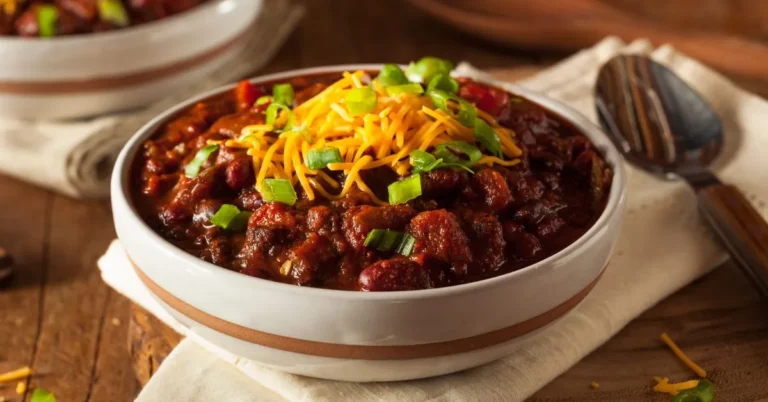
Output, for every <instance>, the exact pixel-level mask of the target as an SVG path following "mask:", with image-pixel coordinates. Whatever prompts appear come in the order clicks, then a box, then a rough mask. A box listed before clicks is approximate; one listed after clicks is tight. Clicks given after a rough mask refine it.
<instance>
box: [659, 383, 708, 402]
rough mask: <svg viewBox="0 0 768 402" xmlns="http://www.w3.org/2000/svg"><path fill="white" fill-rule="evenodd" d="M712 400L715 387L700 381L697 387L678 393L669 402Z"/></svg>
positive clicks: (703, 401)
mask: <svg viewBox="0 0 768 402" xmlns="http://www.w3.org/2000/svg"><path fill="white" fill-rule="evenodd" d="M713 399H715V387H714V386H713V385H712V383H711V382H709V381H707V380H701V381H699V385H697V386H695V387H693V388H690V389H684V390H682V391H680V392H678V393H677V395H675V396H673V397H672V399H671V401H670V402H712V400H713Z"/></svg>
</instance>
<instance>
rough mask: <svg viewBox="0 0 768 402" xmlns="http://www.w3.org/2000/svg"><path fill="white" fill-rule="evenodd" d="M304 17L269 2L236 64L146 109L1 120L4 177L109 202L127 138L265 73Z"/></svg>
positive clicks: (293, 6) (286, 1) (293, 7)
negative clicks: (213, 92) (201, 97)
mask: <svg viewBox="0 0 768 402" xmlns="http://www.w3.org/2000/svg"><path fill="white" fill-rule="evenodd" d="M303 13H304V8H303V6H300V5H298V3H297V2H296V1H295V0H265V2H264V7H262V10H261V12H260V14H259V15H258V16H257V17H256V20H255V21H254V24H253V26H252V27H251V28H250V29H251V32H250V33H249V35H247V36H246V37H245V39H243V43H241V44H240V51H239V52H237V54H236V55H234V56H233V60H231V61H230V62H228V63H225V64H224V66H223V67H221V68H219V69H218V70H216V71H214V72H213V73H212V74H211V75H210V76H209V77H208V78H207V79H206V80H204V81H201V82H198V83H196V84H195V85H193V86H191V87H187V88H179V91H178V92H177V93H175V94H174V95H173V96H171V97H169V98H167V99H163V100H161V101H159V102H157V103H155V104H153V105H151V106H149V107H147V108H145V109H140V110H135V111H132V112H126V113H120V114H111V115H105V116H100V117H96V118H91V119H87V120H73V121H28V120H11V119H0V172H2V173H5V174H8V175H11V176H14V177H17V178H20V179H22V180H26V181H29V182H32V183H34V184H36V185H39V186H43V187H47V188H49V189H52V190H55V191H58V192H60V193H63V194H66V195H69V196H71V197H77V198H95V197H105V196H107V195H108V194H109V177H110V173H111V171H112V165H113V164H114V161H115V158H116V157H117V154H118V153H119V152H120V149H121V148H122V147H123V145H124V144H125V142H126V141H127V140H128V138H129V137H130V136H131V135H133V133H135V132H136V130H137V129H138V128H139V127H141V126H142V125H143V124H144V123H146V122H147V121H149V120H150V119H151V118H153V117H155V116H156V115H158V114H159V113H160V112H162V111H163V110H165V109H167V108H169V107H171V106H173V105H175V104H177V103H179V102H180V101H183V100H184V99H187V98H189V97H190V96H192V95H194V94H196V93H199V92H202V91H205V90H208V89H212V88H215V87H217V86H219V85H222V84H225V83H228V82H233V81H235V80H237V79H240V78H243V77H245V76H246V75H247V74H250V73H253V72H254V71H256V70H257V69H259V68H261V67H263V66H264V65H265V64H266V63H267V62H268V61H269V60H270V59H271V58H272V56H274V54H275V53H276V52H277V50H278V49H280V46H281V45H282V44H283V42H284V41H285V39H287V38H288V36H289V35H290V33H291V32H292V31H293V28H294V27H295V26H296V23H297V22H298V21H299V19H300V18H301V16H302V15H303Z"/></svg>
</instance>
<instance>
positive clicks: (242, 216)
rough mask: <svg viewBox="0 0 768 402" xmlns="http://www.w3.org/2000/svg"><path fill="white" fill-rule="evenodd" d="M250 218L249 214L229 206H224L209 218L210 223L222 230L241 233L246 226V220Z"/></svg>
mask: <svg viewBox="0 0 768 402" xmlns="http://www.w3.org/2000/svg"><path fill="white" fill-rule="evenodd" d="M250 217H251V213H250V212H248V211H241V210H240V209H239V208H237V207H236V206H234V205H231V204H224V205H222V206H221V207H220V208H219V210H218V211H217V212H216V213H215V214H214V215H213V216H212V217H211V223H212V224H214V225H216V226H218V227H220V228H222V229H228V230H234V231H237V232H241V231H243V230H245V228H246V227H247V226H248V218H250Z"/></svg>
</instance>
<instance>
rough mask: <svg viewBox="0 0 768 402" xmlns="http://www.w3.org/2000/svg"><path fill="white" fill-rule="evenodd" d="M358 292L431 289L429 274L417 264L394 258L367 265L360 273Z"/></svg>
mask: <svg viewBox="0 0 768 402" xmlns="http://www.w3.org/2000/svg"><path fill="white" fill-rule="evenodd" d="M358 284H359V286H360V290H364V291H377V292H378V291H393V290H417V289H427V288H430V287H431V284H430V279H429V274H428V273H427V271H426V270H425V269H424V268H423V267H422V266H421V265H419V264H417V263H415V262H412V261H409V260H408V259H406V258H402V257H396V258H393V259H390V260H381V261H378V262H375V263H373V264H372V265H369V266H368V267H367V268H365V269H364V270H363V272H361V273H360V277H359V279H358Z"/></svg>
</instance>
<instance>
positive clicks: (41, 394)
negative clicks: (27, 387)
mask: <svg viewBox="0 0 768 402" xmlns="http://www.w3.org/2000/svg"><path fill="white" fill-rule="evenodd" d="M29 402H56V396H54V395H53V394H52V393H50V392H48V391H46V390H44V389H42V388H35V390H34V391H32V397H31V398H30V399H29Z"/></svg>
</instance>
